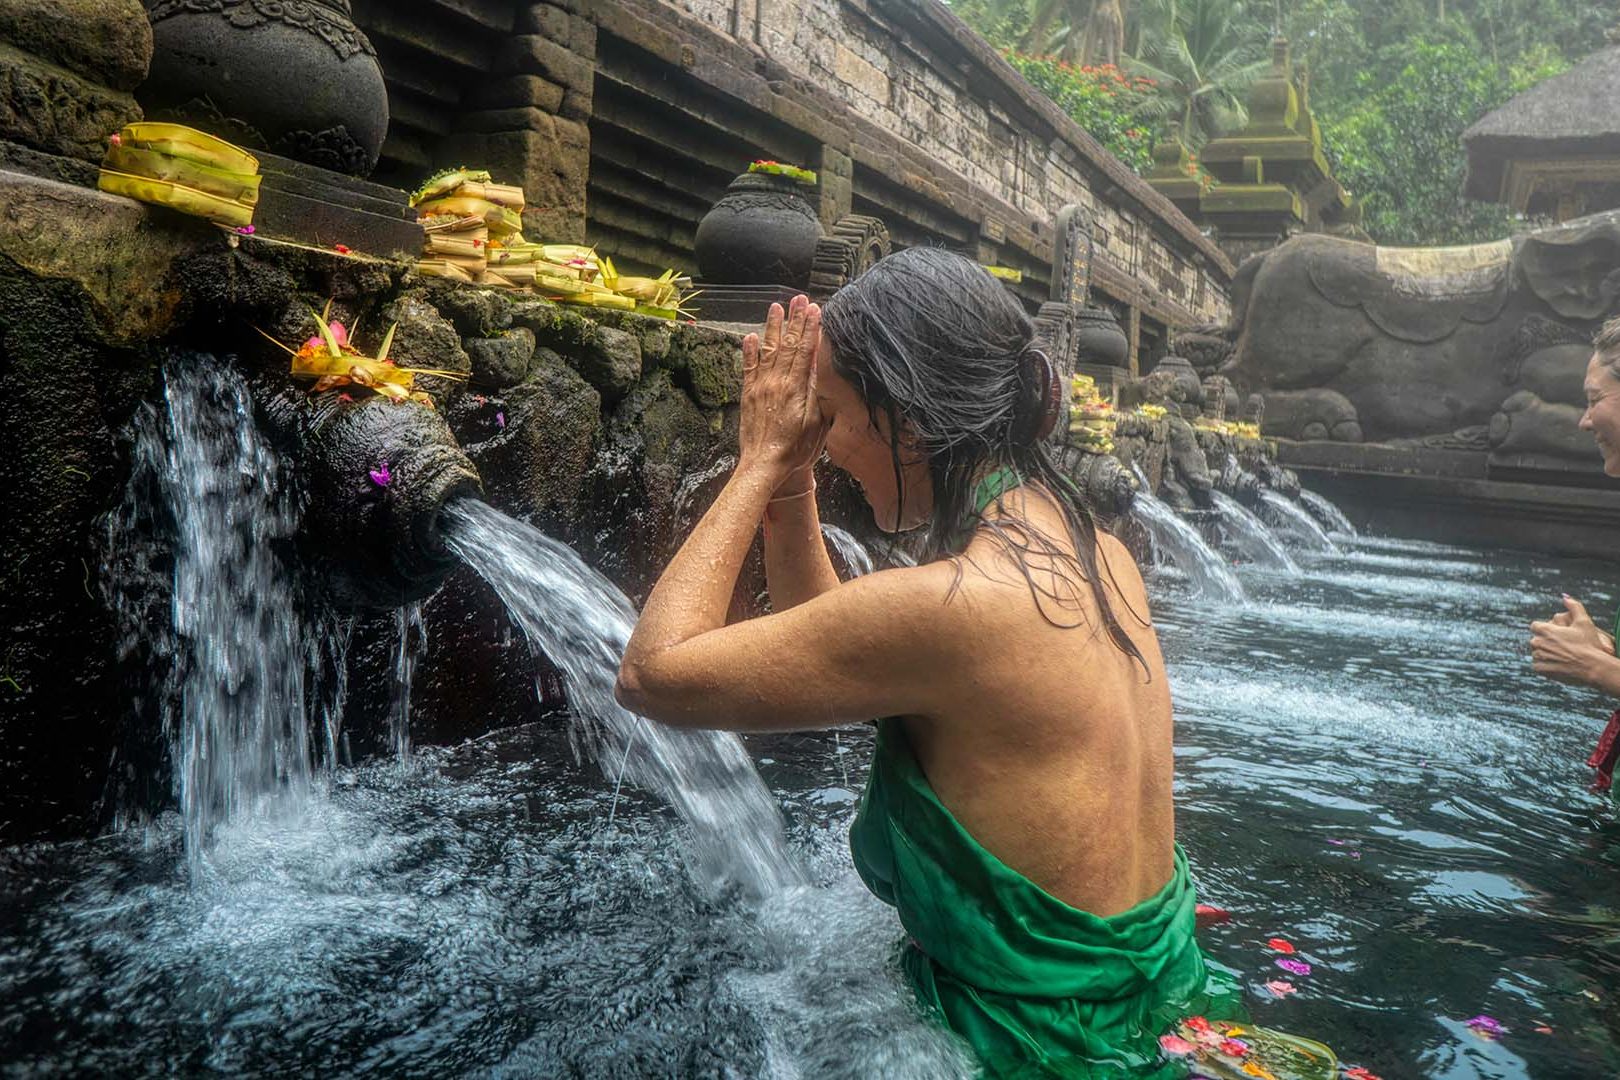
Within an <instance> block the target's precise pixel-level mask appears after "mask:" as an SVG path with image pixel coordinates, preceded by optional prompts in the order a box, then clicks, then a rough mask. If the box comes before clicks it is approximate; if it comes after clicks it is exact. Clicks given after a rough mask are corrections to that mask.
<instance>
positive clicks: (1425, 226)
mask: <svg viewBox="0 0 1620 1080" xmlns="http://www.w3.org/2000/svg"><path fill="white" fill-rule="evenodd" d="M951 3H952V8H953V10H955V11H956V12H957V14H959V15H961V16H962V17H963V18H964V19H966V20H967V21H968V23H969V24H970V25H972V26H974V27H975V28H976V29H978V30H980V32H982V33H984V34H985V36H986V37H987V38H989V40H990V41H991V42H992V43H993V44H995V45H996V46H997V47H998V48H1001V49H1003V50H1006V49H1009V48H1018V49H1019V50H1020V52H1022V53H1024V54H1030V55H1024V56H1022V57H1020V59H1018V60H1016V61H1014V63H1015V66H1018V67H1019V69H1020V70H1021V71H1023V72H1024V75H1025V77H1026V78H1028V79H1029V80H1030V82H1031V83H1034V84H1035V85H1036V86H1037V87H1039V88H1040V89H1041V90H1043V91H1044V92H1046V93H1047V94H1048V95H1050V96H1051V97H1052V98H1053V99H1054V100H1057V101H1058V102H1059V104H1060V105H1061V106H1062V107H1063V109H1064V110H1065V111H1066V112H1069V113H1070V115H1073V116H1075V118H1076V120H1078V121H1079V122H1080V123H1081V124H1082V125H1084V126H1085V127H1086V128H1087V129H1088V130H1090V131H1091V132H1092V133H1093V134H1094V135H1096V136H1097V137H1098V139H1099V140H1101V141H1102V142H1103V143H1104V144H1105V145H1107V146H1108V147H1109V148H1110V149H1111V150H1113V151H1114V152H1115V153H1116V154H1118V155H1119V156H1120V157H1121V158H1122V159H1124V160H1125V161H1127V162H1129V163H1130V164H1132V165H1133V166H1134V167H1136V168H1137V169H1139V170H1140V169H1143V168H1145V166H1146V163H1147V162H1146V146H1147V144H1148V140H1144V139H1141V138H1139V137H1137V136H1130V135H1127V134H1125V133H1128V132H1130V131H1133V130H1141V129H1148V130H1150V131H1152V132H1153V133H1155V134H1157V135H1162V134H1164V132H1165V131H1166V130H1167V128H1168V125H1169V124H1170V123H1171V122H1172V121H1180V122H1182V124H1183V128H1184V131H1185V133H1186V135H1185V138H1186V141H1187V142H1188V143H1189V145H1191V146H1194V147H1196V146H1198V145H1200V144H1201V143H1202V142H1203V141H1205V140H1206V139H1207V138H1209V137H1210V136H1212V135H1214V134H1220V133H1225V132H1227V131H1230V130H1231V129H1232V128H1234V127H1236V126H1239V125H1241V124H1242V123H1243V122H1244V113H1243V106H1244V104H1245V101H1246V99H1247V96H1248V88H1249V86H1250V85H1251V84H1252V82H1253V80H1254V78H1255V76H1257V75H1258V74H1260V73H1262V72H1263V71H1264V70H1265V67H1266V60H1267V51H1268V50H1267V42H1268V41H1269V39H1270V38H1271V36H1272V34H1273V33H1275V32H1281V33H1282V34H1283V35H1284V36H1285V37H1287V38H1288V40H1289V42H1290V43H1291V45H1292V55H1293V58H1294V59H1295V60H1296V61H1300V62H1303V63H1304V64H1305V65H1307V66H1308V69H1309V73H1310V74H1309V79H1310V102H1311V107H1312V109H1313V110H1314V111H1315V114H1316V117H1317V120H1318V121H1319V122H1320V124H1321V126H1322V130H1323V135H1324V139H1325V141H1326V143H1327V150H1328V154H1329V158H1330V160H1331V161H1333V162H1334V163H1335V169H1336V172H1337V175H1338V176H1339V179H1340V180H1341V181H1342V182H1343V183H1344V184H1345V186H1346V187H1348V188H1350V189H1351V191H1352V193H1354V194H1356V195H1358V196H1361V197H1363V198H1364V199H1365V203H1364V210H1365V219H1364V224H1365V226H1366V228H1367V230H1368V231H1369V232H1370V233H1372V235H1373V237H1374V238H1375V239H1377V240H1379V241H1380V242H1382V243H1391V244H1443V243H1465V242H1471V241H1474V240H1479V239H1495V238H1498V237H1501V236H1504V235H1507V233H1508V232H1510V231H1511V230H1512V228H1513V227H1514V225H1515V222H1514V221H1513V220H1512V217H1511V215H1510V213H1509V212H1508V211H1507V209H1506V208H1504V207H1498V206H1493V205H1489V204H1479V203H1473V202H1469V201H1467V200H1465V199H1464V198H1463V196H1462V176H1463V168H1464V157H1463V150H1462V146H1461V144H1460V142H1459V138H1460V136H1461V134H1462V132H1463V131H1464V130H1465V129H1466V128H1468V126H1469V125H1471V124H1473V123H1474V122H1475V121H1476V120H1478V119H1479V118H1480V117H1482V116H1483V115H1484V114H1485V113H1486V112H1488V111H1490V110H1491V109H1493V108H1496V107H1497V106H1498V105H1500V104H1502V103H1503V102H1504V101H1506V100H1507V99H1508V98H1510V97H1512V96H1513V95H1514V94H1516V93H1518V92H1519V91H1521V90H1523V89H1525V88H1526V87H1528V86H1531V85H1534V84H1535V83H1536V82H1539V81H1541V80H1542V79H1545V78H1547V77H1548V76H1550V75H1553V74H1557V73H1558V72H1559V71H1562V70H1564V69H1565V68H1567V67H1568V66H1569V65H1570V64H1571V63H1573V62H1574V61H1577V60H1579V59H1581V58H1582V57H1584V56H1586V55H1587V54H1589V53H1591V52H1593V51H1594V50H1596V49H1600V48H1603V47H1604V45H1605V40H1604V31H1605V30H1607V29H1608V28H1609V27H1611V26H1613V25H1615V23H1616V21H1617V15H1616V9H1615V7H1614V5H1613V0H1121V7H1122V8H1123V10H1124V12H1125V18H1126V42H1125V51H1126V54H1127V58H1126V59H1125V60H1124V61H1122V66H1124V67H1126V69H1127V71H1129V72H1130V73H1131V74H1132V75H1137V76H1146V77H1149V78H1151V79H1153V80H1154V86H1153V87H1152V92H1151V93H1148V94H1144V95H1141V96H1140V99H1139V100H1130V98H1129V97H1128V96H1115V97H1108V96H1106V95H1100V94H1098V92H1097V91H1096V90H1095V89H1093V88H1092V87H1090V86H1089V85H1084V84H1083V80H1082V85H1078V86H1077V85H1076V84H1075V81H1074V80H1072V79H1070V78H1068V77H1067V73H1065V72H1064V69H1063V68H1061V67H1060V66H1058V65H1057V63H1056V60H1036V59H1033V57H1034V56H1046V55H1049V54H1054V53H1055V54H1058V55H1059V56H1061V55H1062V50H1063V49H1064V48H1065V46H1067V45H1068V44H1070V43H1071V42H1073V41H1075V40H1077V36H1078V35H1079V34H1080V33H1081V32H1082V31H1083V28H1084V25H1085V21H1086V18H1087V17H1088V16H1089V14H1090V11H1091V5H1092V0H951ZM1076 70H1078V69H1076Z"/></svg>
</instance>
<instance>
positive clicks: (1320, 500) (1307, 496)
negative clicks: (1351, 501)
mask: <svg viewBox="0 0 1620 1080" xmlns="http://www.w3.org/2000/svg"><path fill="white" fill-rule="evenodd" d="M1299 501H1300V502H1302V503H1304V504H1305V506H1306V508H1307V509H1309V510H1310V512H1311V513H1313V514H1315V515H1316V516H1317V519H1318V520H1320V521H1321V523H1322V525H1323V526H1324V527H1325V528H1326V529H1327V531H1328V532H1329V534H1338V535H1340V536H1352V537H1353V536H1359V535H1361V534H1360V533H1358V532H1357V531H1356V527H1355V526H1354V525H1352V524H1350V519H1349V518H1347V517H1345V516H1344V511H1343V510H1340V509H1339V508H1338V507H1337V506H1335V505H1333V502H1332V501H1331V500H1330V499H1328V498H1327V497H1326V496H1323V495H1318V494H1317V493H1316V492H1314V491H1308V490H1306V489H1304V488H1301V489H1300V492H1299Z"/></svg>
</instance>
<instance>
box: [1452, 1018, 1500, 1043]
mask: <svg viewBox="0 0 1620 1080" xmlns="http://www.w3.org/2000/svg"><path fill="white" fill-rule="evenodd" d="M1463 1023H1465V1024H1467V1025H1468V1030H1469V1031H1472V1032H1473V1033H1474V1034H1475V1035H1478V1036H1479V1037H1480V1038H1482V1039H1496V1038H1499V1037H1500V1036H1501V1035H1502V1033H1503V1032H1504V1031H1506V1030H1507V1028H1505V1027H1503V1026H1502V1022H1501V1021H1500V1020H1498V1019H1496V1017H1494V1016H1485V1015H1483V1014H1482V1015H1480V1016H1471V1017H1469V1018H1468V1019H1467V1020H1464V1021H1463Z"/></svg>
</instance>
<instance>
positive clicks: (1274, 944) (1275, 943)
mask: <svg viewBox="0 0 1620 1080" xmlns="http://www.w3.org/2000/svg"><path fill="white" fill-rule="evenodd" d="M1266 948H1268V949H1270V950H1271V951H1272V952H1280V953H1282V954H1283V955H1284V956H1292V955H1294V952H1295V951H1296V950H1295V949H1294V946H1293V945H1292V944H1290V943H1289V942H1288V941H1287V940H1286V939H1284V938H1280V937H1274V938H1272V939H1271V940H1270V941H1268V942H1266Z"/></svg>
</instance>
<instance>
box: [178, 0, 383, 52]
mask: <svg viewBox="0 0 1620 1080" xmlns="http://www.w3.org/2000/svg"><path fill="white" fill-rule="evenodd" d="M343 6H344V9H345V10H343V11H338V10H335V6H334V7H329V6H327V5H326V4H322V3H317V2H314V0H158V3H156V4H153V5H152V6H151V7H150V8H148V9H147V16H146V17H147V18H148V19H149V20H150V21H152V22H153V23H158V22H161V21H162V20H164V19H167V18H169V17H170V16H173V15H179V14H182V13H195V14H216V15H220V16H223V17H224V19H225V21H226V22H228V23H230V24H231V25H232V26H235V27H238V28H239V29H247V28H248V27H252V26H258V25H259V24H260V23H264V22H269V21H272V20H273V21H277V22H283V23H286V24H287V25H288V26H296V27H298V28H299V29H300V30H308V31H309V32H310V33H311V34H314V35H315V36H316V37H318V38H320V39H321V40H322V41H324V42H326V43H327V44H328V45H330V46H332V49H333V51H334V52H336V53H337V54H338V59H339V60H347V59H348V58H349V57H351V56H353V55H355V54H356V53H365V54H366V55H368V56H376V55H377V50H376V49H375V48H373V47H372V44H371V41H370V39H369V38H367V37H366V35H365V34H364V33H362V32H361V31H360V29H359V27H357V26H355V25H354V22H353V21H352V20H351V19H350V18H349V13H348V11H347V8H348V4H347V3H346V2H345V3H344V4H343Z"/></svg>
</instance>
